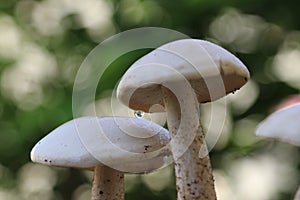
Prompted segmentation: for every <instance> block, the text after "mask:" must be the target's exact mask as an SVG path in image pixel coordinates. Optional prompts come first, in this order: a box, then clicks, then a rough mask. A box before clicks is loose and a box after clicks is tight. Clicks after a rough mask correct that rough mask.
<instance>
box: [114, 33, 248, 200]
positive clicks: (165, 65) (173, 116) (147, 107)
mask: <svg viewBox="0 0 300 200" xmlns="http://www.w3.org/2000/svg"><path fill="white" fill-rule="evenodd" d="M248 79H249V72H248V70H247V68H246V67H245V66H244V64H243V63H242V62H241V61H240V60H239V59H238V58H236V57H235V56H234V55H232V54H231V53H229V52H228V51H227V50H225V49H223V48H221V47H219V46H217V45H215V44H213V43H211V42H208V41H203V40H197V39H183V40H178V41H174V42H170V43H167V44H165V45H163V46H161V47H159V48H157V49H155V50H153V51H152V52H150V53H149V54H147V55H145V56H144V57H142V58H140V59H139V60H137V61H136V62H135V63H134V64H133V65H132V66H131V67H130V68H129V69H128V71H127V72H126V73H125V74H124V76H123V77H122V79H121V81H120V83H119V86H118V88H117V97H118V98H119V99H120V100H121V101H122V102H123V103H124V104H125V105H127V106H129V107H130V108H132V109H134V110H142V111H145V112H162V111H166V112H167V123H168V128H169V130H170V133H171V137H172V140H171V148H172V153H173V157H174V160H175V173H176V184H177V192H178V199H179V200H181V199H188V200H192V199H194V200H196V199H197V200H198V199H210V200H212V199H216V194H215V190H214V180H213V176H212V170H211V164H210V159H209V156H208V150H207V147H206V143H205V140H204V135H203V131H202V128H201V125H200V123H199V116H198V106H199V103H204V102H208V101H214V100H216V99H219V98H221V97H223V96H225V95H226V94H228V93H230V92H234V91H236V90H238V89H239V88H241V87H242V86H243V85H244V84H245V83H246V82H247V81H248ZM200 147H201V152H200V153H201V155H203V157H201V158H200V157H199V149H200Z"/></svg>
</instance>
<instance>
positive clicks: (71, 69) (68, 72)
mask: <svg viewBox="0 0 300 200" xmlns="http://www.w3.org/2000/svg"><path fill="white" fill-rule="evenodd" d="M83 59H84V58H83V57H81V56H79V55H75V56H70V57H67V58H66V59H65V61H64V64H63V67H61V69H60V70H62V71H61V76H62V79H63V80H65V81H66V82H67V83H69V84H72V85H73V84H74V81H75V77H76V74H77V72H78V69H79V67H80V63H82V61H83Z"/></svg>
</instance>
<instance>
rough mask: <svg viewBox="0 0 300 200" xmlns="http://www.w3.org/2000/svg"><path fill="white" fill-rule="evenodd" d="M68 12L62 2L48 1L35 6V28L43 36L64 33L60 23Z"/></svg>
mask: <svg viewBox="0 0 300 200" xmlns="http://www.w3.org/2000/svg"><path fill="white" fill-rule="evenodd" d="M67 10H68V8H67V7H64V6H63V5H62V1H60V0H46V1H41V2H39V3H37V4H35V6H34V8H33V11H32V22H33V26H34V28H36V30H37V31H38V32H39V33H40V34H43V35H55V34H60V33H62V32H63V31H64V28H63V27H62V25H61V23H60V22H61V19H62V18H63V17H64V15H65V12H66V11H67Z"/></svg>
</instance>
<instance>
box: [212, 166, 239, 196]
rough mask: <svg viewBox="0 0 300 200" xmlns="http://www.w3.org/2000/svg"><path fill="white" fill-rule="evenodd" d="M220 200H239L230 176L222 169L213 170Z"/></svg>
mask: <svg viewBox="0 0 300 200" xmlns="http://www.w3.org/2000/svg"><path fill="white" fill-rule="evenodd" d="M213 174H214V178H215V188H216V193H217V199H218V200H237V198H236V195H235V193H234V191H233V190H232V182H231V180H230V178H229V177H228V176H227V175H226V174H225V173H224V172H223V171H222V170H214V171H213Z"/></svg>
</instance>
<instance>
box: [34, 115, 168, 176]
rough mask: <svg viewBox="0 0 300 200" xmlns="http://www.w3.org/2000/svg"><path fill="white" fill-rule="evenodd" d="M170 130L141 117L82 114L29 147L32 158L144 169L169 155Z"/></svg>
mask: <svg viewBox="0 0 300 200" xmlns="http://www.w3.org/2000/svg"><path fill="white" fill-rule="evenodd" d="M169 141H170V138H169V133H168V131H167V130H166V129H164V128H163V127H161V126H159V125H157V124H155V123H153V122H151V121H146V120H143V119H138V118H127V117H82V118H77V119H74V120H71V121H69V122H67V123H65V124H63V125H61V126H59V127H58V128H56V129H55V130H53V131H52V132H51V133H50V134H48V135H47V136H45V137H44V138H43V139H42V140H40V141H39V142H38V143H37V144H36V145H35V146H34V148H33V149H32V151H31V160H32V161H33V162H37V163H42V164H46V165H53V166H61V167H76V168H89V169H90V168H93V167H95V166H97V165H106V166H109V167H111V168H114V169H116V170H119V171H122V172H131V173H145V172H148V171H152V170H155V169H158V168H160V167H162V166H163V165H164V157H165V156H166V155H170V151H169V150H168V149H167V148H166V145H167V144H168V143H169Z"/></svg>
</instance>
